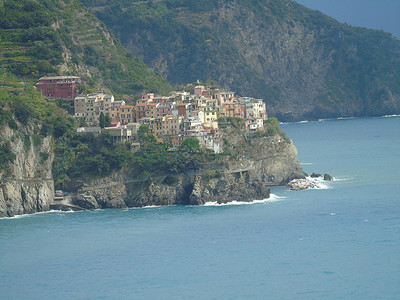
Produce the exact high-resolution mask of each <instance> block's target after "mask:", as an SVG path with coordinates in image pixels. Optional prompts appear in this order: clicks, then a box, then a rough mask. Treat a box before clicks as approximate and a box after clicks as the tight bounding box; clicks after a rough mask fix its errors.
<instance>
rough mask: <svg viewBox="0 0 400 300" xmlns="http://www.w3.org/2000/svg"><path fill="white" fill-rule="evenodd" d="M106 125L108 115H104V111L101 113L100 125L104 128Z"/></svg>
mask: <svg viewBox="0 0 400 300" xmlns="http://www.w3.org/2000/svg"><path fill="white" fill-rule="evenodd" d="M105 126H106V117H105V116H104V113H103V112H101V113H100V127H101V128H104V127H105Z"/></svg>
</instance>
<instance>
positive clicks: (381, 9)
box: [295, 0, 400, 39]
mask: <svg viewBox="0 0 400 300" xmlns="http://www.w3.org/2000/svg"><path fill="white" fill-rule="evenodd" d="M295 1H296V2H298V3H300V4H302V5H304V6H307V7H308V8H312V9H317V10H319V11H321V12H323V13H324V14H326V15H328V16H331V17H334V18H335V19H337V20H338V21H340V22H346V23H348V24H351V25H355V26H362V27H367V28H373V29H382V30H384V31H387V32H390V33H392V34H393V35H395V36H396V37H397V38H398V39H400V0H295Z"/></svg>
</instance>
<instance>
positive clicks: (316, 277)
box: [0, 116, 400, 300]
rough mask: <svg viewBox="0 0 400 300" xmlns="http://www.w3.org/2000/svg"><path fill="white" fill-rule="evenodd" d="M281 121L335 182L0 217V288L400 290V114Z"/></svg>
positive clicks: (161, 295) (265, 292) (162, 292)
mask: <svg viewBox="0 0 400 300" xmlns="http://www.w3.org/2000/svg"><path fill="white" fill-rule="evenodd" d="M280 126H281V128H282V130H283V131H285V132H286V134H287V135H288V136H289V137H290V138H291V139H292V140H293V142H294V144H295V145H296V147H297V149H298V151H299V161H300V162H301V164H302V167H303V169H304V170H305V171H306V172H307V173H309V174H311V173H312V172H316V173H321V174H324V173H328V174H330V175H332V176H334V177H335V181H331V182H322V181H321V186H320V188H315V189H311V190H305V191H291V190H289V189H288V188H286V187H272V188H271V192H272V193H273V194H272V196H271V198H270V199H264V200H263V199H255V200H258V201H255V202H254V203H252V204H245V203H241V202H240V201H236V202H234V203H231V204H230V205H218V204H216V203H213V202H210V203H207V205H205V206H199V207H198V206H169V207H147V208H140V209H108V210H94V211H85V212H71V213H63V212H49V213H39V214H34V215H25V216H17V217H13V218H3V219H0V299H363V300H366V299H400V116H385V117H377V118H356V119H339V120H319V121H315V122H300V123H289V124H281V125H280Z"/></svg>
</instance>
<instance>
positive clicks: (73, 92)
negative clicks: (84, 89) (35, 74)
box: [36, 76, 81, 100]
mask: <svg viewBox="0 0 400 300" xmlns="http://www.w3.org/2000/svg"><path fill="white" fill-rule="evenodd" d="M80 83H81V79H80V78H79V77H76V76H52V77H42V78H40V79H39V82H38V83H37V84H36V88H37V89H38V90H39V91H41V92H42V94H43V95H45V96H46V97H51V98H61V99H69V100H74V99H75V97H76V96H78V88H77V85H78V84H80Z"/></svg>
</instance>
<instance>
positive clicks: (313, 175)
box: [311, 172, 322, 178]
mask: <svg viewBox="0 0 400 300" xmlns="http://www.w3.org/2000/svg"><path fill="white" fill-rule="evenodd" d="M311 177H312V178H318V177H322V175H321V174H318V173H314V172H313V173H312V174H311Z"/></svg>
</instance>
